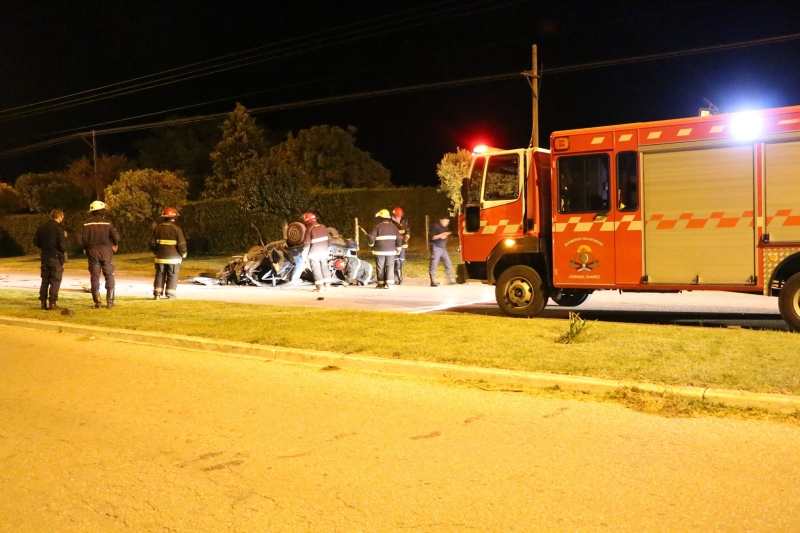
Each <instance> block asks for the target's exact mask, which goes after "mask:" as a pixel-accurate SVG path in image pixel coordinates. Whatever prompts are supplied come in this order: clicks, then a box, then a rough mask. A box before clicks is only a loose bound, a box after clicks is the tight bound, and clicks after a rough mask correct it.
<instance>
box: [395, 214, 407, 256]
mask: <svg viewBox="0 0 800 533" xmlns="http://www.w3.org/2000/svg"><path fill="white" fill-rule="evenodd" d="M392 222H394V225H395V226H397V229H398V230H399V231H400V236H401V237H402V238H403V248H408V240H409V239H410V238H411V227H410V226H409V225H408V220H407V219H406V218H405V217H401V218H400V220H395V219H392Z"/></svg>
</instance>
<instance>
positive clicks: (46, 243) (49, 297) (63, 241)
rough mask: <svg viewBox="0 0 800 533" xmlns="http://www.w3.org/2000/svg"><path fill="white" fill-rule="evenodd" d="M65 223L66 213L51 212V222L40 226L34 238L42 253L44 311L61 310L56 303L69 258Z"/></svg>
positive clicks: (59, 210) (41, 291)
mask: <svg viewBox="0 0 800 533" xmlns="http://www.w3.org/2000/svg"><path fill="white" fill-rule="evenodd" d="M63 221H64V212H63V211H62V210H61V209H53V210H52V211H50V220H48V221H47V222H45V223H44V224H42V225H41V226H39V228H38V229H37V230H36V235H34V236H33V244H34V245H35V246H36V247H37V248H39V249H40V250H41V251H42V255H41V261H42V265H41V266H42V285H41V286H40V287H39V300H40V301H41V302H42V309H50V310H56V309H60V307H58V304H57V303H56V302H58V289H60V288H61V278H62V277H63V275H64V262H65V261H66V258H67V256H66V254H67V232H66V230H64V227H63V226H62V225H61V222H63ZM48 302H49V304H50V305H49V306H48Z"/></svg>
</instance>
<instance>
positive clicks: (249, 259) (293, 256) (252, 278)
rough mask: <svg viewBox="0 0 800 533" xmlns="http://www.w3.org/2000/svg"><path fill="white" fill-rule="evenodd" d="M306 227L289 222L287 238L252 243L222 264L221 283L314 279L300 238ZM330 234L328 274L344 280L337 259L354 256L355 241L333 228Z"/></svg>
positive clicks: (242, 283) (236, 283)
mask: <svg viewBox="0 0 800 533" xmlns="http://www.w3.org/2000/svg"><path fill="white" fill-rule="evenodd" d="M305 232H306V227H305V225H303V224H302V223H301V222H292V223H291V224H289V226H288V227H287V229H286V238H285V239H284V240H280V241H274V242H271V243H269V244H266V245H263V244H262V245H261V246H253V247H252V248H250V249H249V250H248V251H247V253H245V254H244V255H235V256H233V257H232V258H231V260H230V261H228V263H227V264H226V265H225V266H223V267H222V268H221V269H220V271H219V274H218V276H217V278H218V279H219V283H220V284H221V285H229V284H234V285H253V286H256V287H261V286H264V285H269V286H273V287H274V286H276V285H279V284H285V283H299V282H301V281H310V282H313V281H314V276H313V274H312V273H311V270H310V269H309V268H308V265H307V264H302V263H303V258H302V255H303V238H304V237H305ZM328 233H329V234H330V236H331V245H330V254H329V256H328V269H329V270H330V271H331V277H332V278H333V279H334V280H335V282H336V281H338V282H342V281H344V277H343V275H342V273H341V272H340V271H339V270H336V269H335V268H334V263H336V260H337V259H343V258H344V259H346V258H348V257H355V256H356V252H357V246H356V243H355V241H353V240H350V239H345V238H344V237H342V236H341V235H340V234H339V232H338V231H337V230H336V229H335V228H330V227H329V228H328Z"/></svg>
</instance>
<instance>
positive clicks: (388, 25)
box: [0, 0, 529, 119]
mask: <svg viewBox="0 0 800 533" xmlns="http://www.w3.org/2000/svg"><path fill="white" fill-rule="evenodd" d="M527 1H529V0H510V1H507V2H505V3H502V4H498V3H496V2H492V1H491V0H481V1H477V2H473V3H471V4H467V5H464V4H458V5H456V6H454V7H447V8H442V9H440V10H438V11H437V10H435V9H433V10H430V8H436V7H437V6H440V5H442V6H443V5H446V4H452V3H453V2H457V0H448V1H445V2H441V3H439V4H434V5H433V6H427V7H426V8H416V9H410V10H406V11H403V12H401V13H399V14H393V15H384V16H381V17H376V18H373V19H369V20H367V21H365V22H360V23H353V24H348V25H345V26H340V27H337V28H333V29H329V30H324V31H322V32H318V33H314V34H310V35H307V36H303V37H295V38H292V39H287V40H284V41H281V42H278V43H274V44H270V45H264V46H261V47H257V48H253V49H249V50H245V51H242V52H236V53H233V54H228V55H225V56H220V57H217V58H213V59H210V60H205V61H200V62H197V63H191V64H189V65H184V66H182V67H176V68H173V69H168V70H165V71H161V72H158V73H155V74H149V75H146V76H141V77H138V78H133V79H131V80H127V81H124V82H117V83H112V84H109V85H104V86H101V87H97V88H95V89H89V90H86V91H81V92H78V93H73V94H71V95H66V96H62V97H58V98H52V99H49V100H44V101H41V102H37V103H32V104H26V105H23V106H18V107H15V108H9V109H4V110H0V116H3V115H4V116H3V118H5V119H12V118H24V117H29V116H34V115H39V114H42V113H46V112H50V111H57V110H61V109H66V108H69V107H75V106H78V105H84V104H88V103H94V102H98V101H102V100H107V99H109V98H115V97H118V96H124V95H128V94H132V93H137V92H141V91H146V90H149V89H154V88H158V87H162V86H165V85H171V84H174V83H179V82H184V81H188V80H192V79H196V78H200V77H204V76H209V75H212V74H218V73H221V72H226V71H229V70H234V69H238V68H242V67H246V66H250V65H253V64H256V63H261V62H264V61H271V60H275V59H280V58H284V57H288V56H292V55H297V54H303V53H307V52H311V51H314V50H319V49H321V48H327V47H329V46H334V45H339V44H344V43H348V42H352V41H356V40H360V39H365V38H369V37H373V36H375V35H380V34H385V33H387V32H395V31H399V30H404V29H409V28H413V27H416V26H420V25H424V24H430V23H432V22H439V21H443V20H450V19H453V18H460V17H464V16H468V15H473V14H476V13H481V12H483V11H487V10H492V9H499V8H502V7H507V6H509V5H513V4H518V3H522V2H527ZM483 4H490V5H489V6H487V7H480V6H481V5H483ZM422 9H429V12H427V13H423V14H421V15H415V14H414V13H415V12H417V11H420V10H422ZM438 15H447V16H445V17H439V18H437V19H434V20H430V19H431V17H433V16H438ZM392 17H394V18H396V19H397V20H391V19H392ZM402 17H404V18H402ZM383 19H390V20H389V21H388V22H383V23H380V24H374V25H372V26H367V27H363V28H359V27H358V26H366V25H367V24H369V23H373V22H376V21H381V20H383ZM420 19H422V20H421V21H420ZM426 19H427V20H426ZM354 26H355V27H356V28H355V29H353V30H350V31H347V32H342V31H341V30H343V29H346V28H351V27H354ZM326 35H333V36H334V37H325V36H326ZM315 36H321V37H318V38H316V39H312V40H310V41H309V40H308V39H310V38H313V37H315ZM295 42H296V43H297V44H291V43H295ZM253 52H256V53H253ZM245 54H250V55H249V56H248V55H245ZM239 55H245V57H241V58H237V59H231V60H228V61H224V62H222V63H218V62H219V61H220V60H221V59H225V58H229V57H233V56H239ZM200 65H207V66H202V67H199V68H194V69H193V70H188V71H187V72H181V71H184V70H186V69H190V68H191V67H198V66H200ZM158 76H161V77H158ZM144 80H147V81H144ZM134 82H135V83H134ZM101 91H102V92H101Z"/></svg>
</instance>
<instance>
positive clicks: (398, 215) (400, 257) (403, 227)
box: [392, 207, 411, 285]
mask: <svg viewBox="0 0 800 533" xmlns="http://www.w3.org/2000/svg"><path fill="white" fill-rule="evenodd" d="M392 222H394V225H395V226H397V229H398V230H399V231H400V236H401V237H402V238H403V246H402V247H401V248H400V251H399V252H398V254H397V257H396V258H395V260H394V283H395V285H402V284H403V264H404V263H405V262H406V250H407V249H408V241H409V239H411V227H410V226H409V225H408V220H406V219H405V218H403V208H402V207H395V208H394V209H392Z"/></svg>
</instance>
